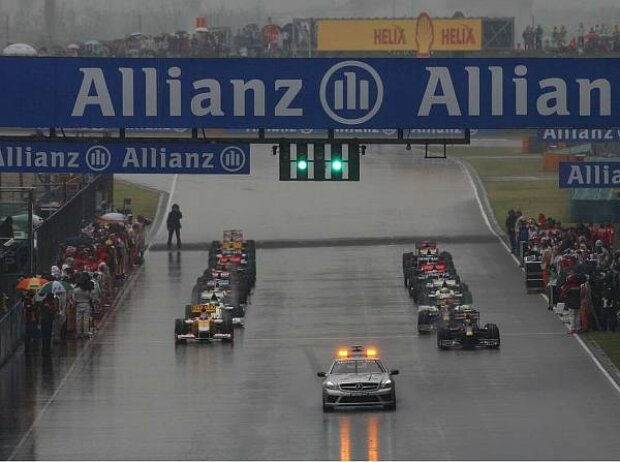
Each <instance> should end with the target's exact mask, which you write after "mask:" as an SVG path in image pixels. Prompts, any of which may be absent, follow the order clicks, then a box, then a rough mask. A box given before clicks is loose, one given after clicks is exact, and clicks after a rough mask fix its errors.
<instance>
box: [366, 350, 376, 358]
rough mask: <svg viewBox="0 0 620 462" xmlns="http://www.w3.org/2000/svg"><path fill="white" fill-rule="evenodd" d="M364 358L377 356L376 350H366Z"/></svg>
mask: <svg viewBox="0 0 620 462" xmlns="http://www.w3.org/2000/svg"><path fill="white" fill-rule="evenodd" d="M366 356H368V357H373V356H377V350H375V349H374V348H368V349H367V350H366Z"/></svg>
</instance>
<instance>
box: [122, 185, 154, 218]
mask: <svg viewBox="0 0 620 462" xmlns="http://www.w3.org/2000/svg"><path fill="white" fill-rule="evenodd" d="M125 198H131V206H130V208H131V210H132V212H133V215H134V217H135V216H138V215H143V216H145V217H147V218H151V219H152V218H154V217H155V214H156V213H157V204H158V202H159V193H158V192H157V191H155V190H153V189H150V188H145V187H144V186H140V185H137V184H135V183H130V182H127V181H122V180H117V179H115V180H114V204H115V206H116V207H117V208H121V207H122V206H123V200H124V199H125Z"/></svg>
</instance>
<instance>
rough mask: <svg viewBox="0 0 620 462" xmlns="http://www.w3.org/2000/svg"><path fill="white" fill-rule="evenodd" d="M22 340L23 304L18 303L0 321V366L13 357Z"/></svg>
mask: <svg viewBox="0 0 620 462" xmlns="http://www.w3.org/2000/svg"><path fill="white" fill-rule="evenodd" d="M23 339H24V322H23V303H21V302H18V303H16V304H15V305H13V308H11V309H10V310H9V311H8V312H7V313H6V314H5V315H4V316H3V317H2V318H1V319H0V366H2V365H3V364H4V363H5V362H6V361H7V360H8V359H9V358H10V357H11V356H12V355H13V353H14V352H15V350H16V349H17V347H18V346H19V345H20V343H21V342H22V341H23Z"/></svg>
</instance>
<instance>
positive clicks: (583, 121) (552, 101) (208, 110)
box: [0, 57, 620, 129]
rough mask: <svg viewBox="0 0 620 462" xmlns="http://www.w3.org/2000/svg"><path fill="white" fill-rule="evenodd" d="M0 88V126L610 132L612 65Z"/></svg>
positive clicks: (145, 63)
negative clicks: (607, 129) (573, 129)
mask: <svg viewBox="0 0 620 462" xmlns="http://www.w3.org/2000/svg"><path fill="white" fill-rule="evenodd" d="M584 64H587V65H584ZM0 82H2V85H0V127H23V128H40V127H45V128H50V127H56V128H58V127H61V128H88V127H99V128H121V127H122V128H134V127H135V128H140V127H149V128H170V129H176V128H185V129H187V128H197V129H202V128H205V129H206V128H226V129H301V128H303V129H330V128H333V129H375V128H376V129H397V128H407V127H415V128H417V129H437V128H441V129H466V128H469V129H472V128H477V129H487V128H488V129H501V128H546V127H569V128H570V127H579V128H599V127H619V126H620V97H619V96H620V59H617V58H607V59H606V58H592V59H587V63H586V62H585V60H583V59H578V58H566V59H536V58H529V59H528V58H519V59H496V58H492V59H491V58H489V59H457V58H453V59H434V58H429V59H399V58H395V59H389V58H386V59H359V60H353V59H288V58H274V59H244V58H230V59H226V58H221V59H218V58H214V59H191V58H185V59H176V58H164V59H151V58H145V59H131V58H119V59H105V58H21V57H15V58H14V57H2V58H0Z"/></svg>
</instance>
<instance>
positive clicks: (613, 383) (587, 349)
mask: <svg viewBox="0 0 620 462" xmlns="http://www.w3.org/2000/svg"><path fill="white" fill-rule="evenodd" d="M456 163H457V164H458V165H459V166H460V167H461V169H462V170H464V171H465V174H466V175H467V179H468V181H469V184H470V185H471V187H472V189H473V190H474V196H475V197H476V202H477V203H478V207H479V208H480V213H481V214H482V217H483V218H484V222H485V223H486V225H487V227H488V228H489V230H490V231H491V232H492V233H493V235H494V236H495V237H497V239H498V240H499V242H500V243H501V244H502V245H503V246H504V248H505V249H506V251H507V252H508V253H509V254H510V255H511V256H512V258H513V259H514V260H515V261H516V262H517V263H519V265H520V262H519V260H518V259H517V257H515V256H514V254H513V253H512V250H511V249H510V248H509V247H508V245H507V244H506V242H504V240H503V239H502V238H501V236H500V235H499V234H497V232H496V231H495V229H493V227H492V226H491V223H490V222H489V218H488V217H487V214H486V211H485V210H484V207H483V206H482V200H481V199H480V195H479V194H478V189H477V188H476V184H475V182H474V179H473V178H472V177H471V173H470V172H469V169H467V168H466V167H465V166H464V165H463V164H462V163H461V162H456ZM540 295H541V296H542V298H543V299H544V300H546V301H547V303H549V298H548V297H547V296H546V295H545V294H540ZM573 337H574V338H575V339H577V342H578V343H579V345H581V348H583V350H584V351H585V352H586V353H587V355H588V356H589V357H590V359H592V362H594V364H595V365H596V367H598V369H599V370H600V371H601V372H602V373H603V376H604V377H605V378H606V379H607V380H608V381H609V383H610V384H611V386H612V387H613V388H614V390H616V392H617V393H618V395H620V386H619V385H618V384H617V383H616V381H615V380H614V378H613V377H612V376H611V375H610V374H609V372H607V370H606V369H605V368H604V367H603V365H602V364H601V362H600V361H599V360H598V358H597V357H596V356H595V355H594V353H592V350H591V349H590V347H589V346H588V345H586V343H585V342H584V341H583V340H582V339H581V337H579V335H578V334H573Z"/></svg>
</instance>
